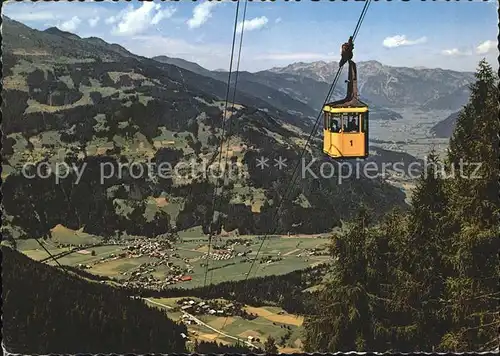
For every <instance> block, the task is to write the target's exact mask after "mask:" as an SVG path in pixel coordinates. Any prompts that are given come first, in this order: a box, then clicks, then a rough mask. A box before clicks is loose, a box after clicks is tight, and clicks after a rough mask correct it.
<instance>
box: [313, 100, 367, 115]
mask: <svg viewBox="0 0 500 356" xmlns="http://www.w3.org/2000/svg"><path fill="white" fill-rule="evenodd" d="M323 111H326V112H334V113H339V112H345V113H349V112H367V111H368V105H367V104H366V103H364V102H362V101H361V100H349V101H348V100H345V99H344V100H338V101H333V102H331V103H328V104H326V105H325V106H324V107H323Z"/></svg>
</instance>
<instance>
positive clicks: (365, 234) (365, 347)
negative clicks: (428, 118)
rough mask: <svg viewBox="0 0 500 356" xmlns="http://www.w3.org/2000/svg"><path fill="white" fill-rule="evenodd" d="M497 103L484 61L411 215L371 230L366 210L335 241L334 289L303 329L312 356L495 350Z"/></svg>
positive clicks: (499, 204)
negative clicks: (444, 154)
mask: <svg viewBox="0 0 500 356" xmlns="http://www.w3.org/2000/svg"><path fill="white" fill-rule="evenodd" d="M498 98H499V90H498V78H497V77H496V76H495V75H494V73H493V70H492V68H491V66H489V65H488V64H487V63H486V62H485V61H484V60H483V61H481V62H480V64H479V67H478V70H477V72H476V82H475V83H474V84H472V85H471V96H470V99H469V102H468V104H467V105H466V106H465V107H464V108H463V110H462V111H461V112H460V114H459V117H458V120H457V125H456V128H455V131H454V133H453V136H452V138H451V140H450V147H449V152H448V154H447V157H446V159H445V161H444V162H440V160H439V159H438V158H437V157H436V155H435V154H434V153H433V152H431V153H430V154H429V156H428V159H427V165H426V169H425V170H424V172H423V173H422V176H421V178H420V179H419V182H418V185H417V188H416V190H415V192H414V194H413V197H412V204H411V205H412V207H411V210H410V211H409V212H406V213H402V212H399V211H394V212H392V213H390V214H388V215H387V216H386V217H385V218H384V219H383V221H382V222H381V223H380V224H378V225H377V226H375V227H373V226H372V227H369V225H370V223H371V217H370V214H369V213H367V212H366V211H363V210H362V211H360V212H359V215H358V217H357V219H356V220H355V221H354V222H353V224H352V228H351V229H350V231H349V233H348V234H346V235H344V236H338V237H337V238H336V239H335V243H334V244H333V246H332V248H331V254H332V257H333V258H334V259H335V260H336V261H337V263H335V265H334V271H333V276H332V277H333V278H332V281H331V282H329V283H328V284H327V285H326V287H325V288H324V289H323V290H322V291H321V292H320V293H318V294H317V297H316V299H315V303H314V306H315V308H314V309H315V310H314V311H313V313H312V314H311V315H310V316H309V317H307V318H306V320H305V323H304V326H305V340H304V341H305V342H304V344H305V350H306V351H311V352H318V351H319V352H333V351H354V350H357V351H386V350H389V351H392V352H396V351H404V352H411V351H421V350H425V351H436V352H438V351H439V352H444V351H446V352H464V351H490V350H494V349H496V348H498V346H499V339H498V330H499V327H500V319H499V315H498V300H499V297H500V292H499V289H498V281H499V267H498V257H497V254H498V251H499V240H498V231H499V213H500V197H499V189H498V184H499V182H498V179H499V163H498V157H499V153H500V152H499V138H498V133H499V131H500V125H499V118H498V116H499V106H498ZM439 163H443V166H444V167H446V168H445V169H444V170H441V169H439V168H438V167H439V165H438V164H439Z"/></svg>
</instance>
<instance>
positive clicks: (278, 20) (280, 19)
mask: <svg viewBox="0 0 500 356" xmlns="http://www.w3.org/2000/svg"><path fill="white" fill-rule="evenodd" d="M281 21H283V19H282V18H281V17H278V18H277V19H276V20H274V23H280V22H281Z"/></svg>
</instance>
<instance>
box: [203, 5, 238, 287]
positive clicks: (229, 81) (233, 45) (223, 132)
mask: <svg viewBox="0 0 500 356" xmlns="http://www.w3.org/2000/svg"><path fill="white" fill-rule="evenodd" d="M239 10H240V2H239V1H238V2H237V3H236V12H235V16H234V28H233V42H232V45H231V59H230V62H229V75H228V78H227V90H226V101H225V105H224V112H223V113H222V124H221V128H222V134H221V141H220V147H219V161H218V166H219V168H220V163H221V159H222V150H223V148H224V134H225V122H226V115H227V106H228V105H227V104H228V101H229V92H230V90H229V89H230V85H231V73H232V70H233V57H234V47H235V42H236V32H237V28H238V14H239ZM218 191H219V179H216V182H215V188H214V192H213V195H212V209H211V210H212V220H211V221H210V223H209V224H210V225H209V232H208V233H209V235H208V251H207V256H206V261H205V277H204V281H203V286H206V284H207V274H208V261H209V260H210V247H211V245H212V237H213V234H214V231H213V228H214V225H215V222H216V221H217V219H216V214H215V212H216V210H215V206H216V201H217V195H218ZM221 193H222V192H221Z"/></svg>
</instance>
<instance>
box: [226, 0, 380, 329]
mask: <svg viewBox="0 0 500 356" xmlns="http://www.w3.org/2000/svg"><path fill="white" fill-rule="evenodd" d="M370 2H371V0H367V1H366V2H365V5H364V7H363V10H362V11H361V14H360V16H359V19H358V23H357V24H356V27H355V29H354V33H353V42H354V39H355V37H356V36H357V34H358V32H359V28H360V26H361V23H362V22H363V19H364V17H365V14H366V11H367V10H368V7H369V5H370ZM342 68H343V66H339V69H338V70H337V73H336V74H335V77H334V79H333V82H332V85H331V86H330V89H329V90H328V93H327V95H326V98H325V101H324V103H323V106H322V107H321V111H320V112H319V114H318V117H317V118H316V122H315V123H314V125H313V128H312V130H311V133H310V134H309V137H308V139H307V141H306V143H305V144H304V148H303V149H302V152H301V155H300V159H299V161H298V162H297V164H296V166H295V168H294V171H293V174H292V179H291V184H290V185H289V186H288V187H291V186H293V185H294V184H295V174H296V172H297V168H298V167H299V165H300V160H301V159H302V157H303V155H304V153H305V152H306V150H307V146H308V144H309V141H310V140H311V138H312V137H313V136H314V134H315V133H316V130H317V127H318V124H319V122H320V118H321V114H322V112H323V107H324V106H325V105H326V104H327V103H328V100H329V98H330V95H331V94H332V93H333V90H334V88H335V85H336V84H337V81H338V79H339V77H340V73H341V72H342ZM288 191H289V189H287V190H286V192H285V194H286V195H287V194H288ZM286 195H284V196H283V198H281V199H280V201H279V203H278V206H277V208H276V209H275V214H274V216H273V219H272V220H271V221H274V219H275V218H276V217H277V215H278V214H279V209H280V207H281V205H282V203H283V201H284V200H285V199H284V198H286ZM276 230H277V228H276V227H275V228H274V229H273V231H272V233H271V235H273V234H274V233H275V231H276ZM268 236H269V234H266V235H264V237H263V238H262V242H261V244H260V246H259V249H258V251H257V254H256V255H255V258H254V259H253V261H252V264H251V265H250V269H249V270H248V272H247V274H246V276H245V283H246V281H247V280H248V277H249V276H250V273H251V271H252V268H253V266H254V264H255V261H256V260H257V258H258V256H259V253H260V251H261V249H262V246H263V245H264V242H265V241H266V239H267V237H268ZM227 320H228V317H226V319H225V321H224V324H223V325H222V328H221V330H223V329H224V326H225V325H226V323H227Z"/></svg>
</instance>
